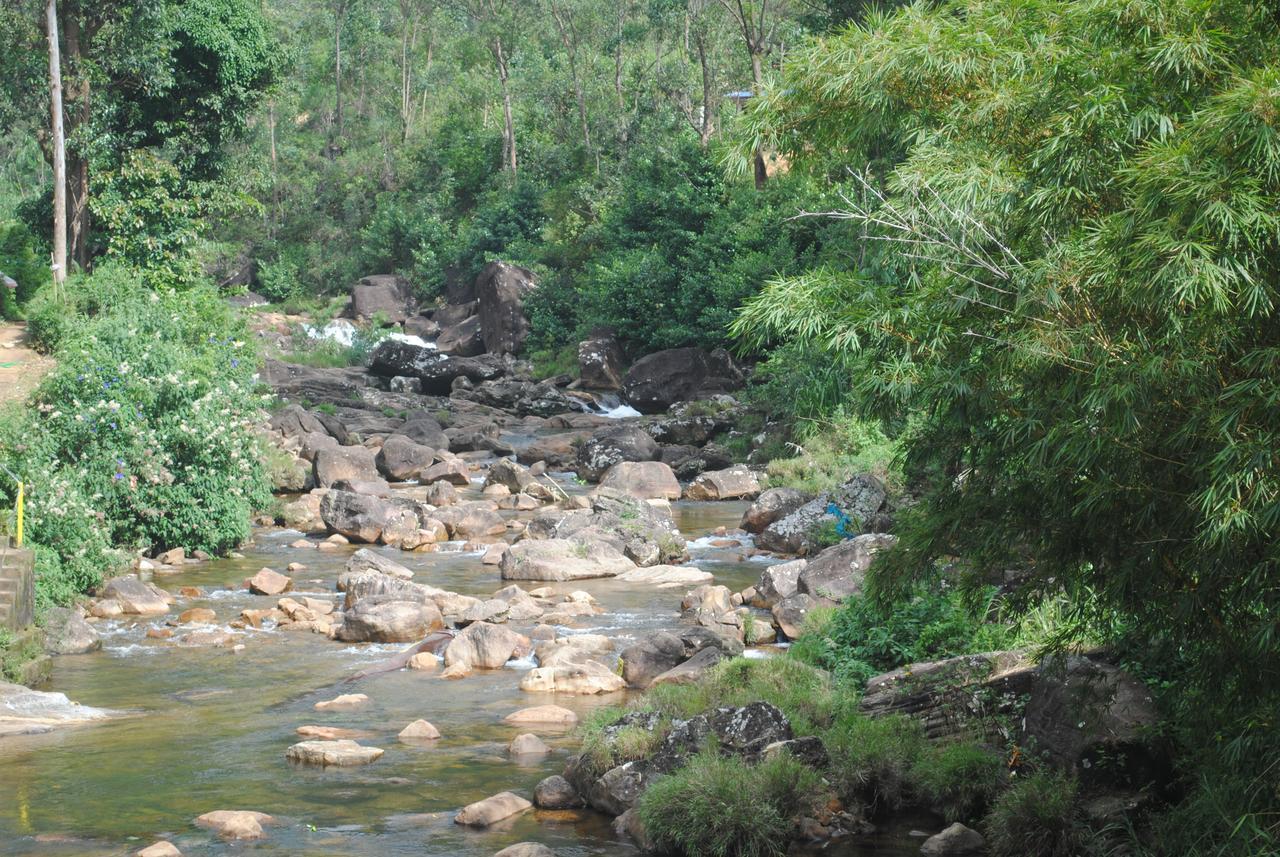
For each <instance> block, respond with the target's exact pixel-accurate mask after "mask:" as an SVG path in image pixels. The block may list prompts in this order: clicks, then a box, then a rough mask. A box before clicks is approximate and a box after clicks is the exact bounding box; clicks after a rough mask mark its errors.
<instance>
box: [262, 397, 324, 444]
mask: <svg viewBox="0 0 1280 857" xmlns="http://www.w3.org/2000/svg"><path fill="white" fill-rule="evenodd" d="M269 425H270V426H271V428H272V430H273V431H278V432H280V434H282V435H284V436H285V437H302V436H304V435H308V434H320V435H326V434H328V432H327V431H326V429H325V427H324V423H322V422H321V421H320V420H319V418H317V416H316V415H315V414H313V413H311V412H310V411H308V410H307V409H306V408H304V407H302V405H297V404H290V405H285V406H284V407H283V408H281V409H280V410H278V411H276V412H275V413H273V414H272V415H271V421H270V423H269Z"/></svg>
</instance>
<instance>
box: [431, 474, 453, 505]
mask: <svg viewBox="0 0 1280 857" xmlns="http://www.w3.org/2000/svg"><path fill="white" fill-rule="evenodd" d="M426 501H427V502H428V503H430V504H431V505H432V506H452V505H454V504H455V503H457V502H458V489H457V488H455V487H454V486H453V483H452V482H449V481H447V480H444V479H440V480H437V481H435V482H432V483H431V484H429V485H427V491H426Z"/></svg>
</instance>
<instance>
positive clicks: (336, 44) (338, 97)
mask: <svg viewBox="0 0 1280 857" xmlns="http://www.w3.org/2000/svg"><path fill="white" fill-rule="evenodd" d="M346 12H347V4H346V3H345V2H343V3H339V4H338V5H337V6H336V7H335V8H334V12H333V100H334V108H333V124H334V128H335V129H336V136H338V137H341V136H342V21H343V19H344V18H345V17H346Z"/></svg>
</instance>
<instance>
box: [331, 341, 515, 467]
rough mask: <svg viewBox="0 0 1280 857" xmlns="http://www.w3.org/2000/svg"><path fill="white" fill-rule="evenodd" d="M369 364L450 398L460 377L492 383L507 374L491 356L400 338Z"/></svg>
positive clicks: (388, 375)
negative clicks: (450, 350) (452, 352)
mask: <svg viewBox="0 0 1280 857" xmlns="http://www.w3.org/2000/svg"><path fill="white" fill-rule="evenodd" d="M369 361H370V362H369V374H371V375H378V376H382V377H385V378H394V377H396V376H406V377H412V378H418V379H420V380H421V381H422V392H423V393H424V394H426V395H428V396H447V395H448V394H449V391H450V390H451V389H452V387H453V382H454V380H455V379H457V378H467V379H468V380H470V381H472V382H473V383H479V382H481V381H492V380H494V379H495V378H499V377H501V376H502V375H504V374H506V372H507V367H506V366H505V365H504V364H503V362H502V360H501V359H499V358H496V357H493V356H491V355H490V356H484V357H457V356H452V355H449V354H445V353H443V352H441V351H439V350H437V349H436V348H432V347H427V346H422V345H414V344H413V343H410V342H401V341H400V340H397V339H386V340H383V341H382V342H380V343H379V344H378V346H377V347H376V348H374V350H373V353H372V354H371V355H370V357H369ZM349 396H350V394H348V398H349ZM427 445H428V446H430V445H431V444H427Z"/></svg>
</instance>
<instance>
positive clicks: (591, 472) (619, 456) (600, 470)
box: [577, 425, 658, 482]
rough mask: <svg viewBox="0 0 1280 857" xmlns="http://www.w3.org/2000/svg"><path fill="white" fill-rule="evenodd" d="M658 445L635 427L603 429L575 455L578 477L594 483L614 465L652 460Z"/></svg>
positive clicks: (593, 435) (597, 431) (606, 427)
mask: <svg viewBox="0 0 1280 857" xmlns="http://www.w3.org/2000/svg"><path fill="white" fill-rule="evenodd" d="M657 456H658V444H657V442H656V441H654V439H653V438H652V437H650V436H649V434H648V433H647V432H645V431H644V429H642V428H640V427H639V426H631V425H623V426H605V427H603V428H600V429H597V430H596V431H595V432H594V433H593V434H592V435H591V437H590V438H589V439H588V440H587V441H586V442H585V443H583V444H582V447H581V449H580V450H579V451H578V456H577V471H578V475H579V476H581V477H582V478H583V479H586V480H588V481H590V482H597V481H599V480H600V479H601V477H603V476H604V475H605V473H606V472H608V470H609V469H610V468H611V467H613V466H614V465H615V464H619V463H621V462H624V461H653V460H655V459H656V458H657Z"/></svg>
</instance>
